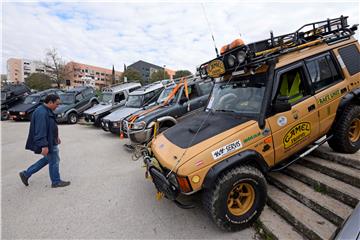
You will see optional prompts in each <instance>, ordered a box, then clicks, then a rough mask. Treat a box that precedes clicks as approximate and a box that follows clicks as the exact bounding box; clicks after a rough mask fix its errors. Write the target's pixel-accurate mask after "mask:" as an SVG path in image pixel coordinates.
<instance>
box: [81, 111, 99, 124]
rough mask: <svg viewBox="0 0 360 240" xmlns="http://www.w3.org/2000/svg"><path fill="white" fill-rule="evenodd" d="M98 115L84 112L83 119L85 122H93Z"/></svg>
mask: <svg viewBox="0 0 360 240" xmlns="http://www.w3.org/2000/svg"><path fill="white" fill-rule="evenodd" d="M97 118H98V116H95V115H92V114H85V113H84V119H85V121H86V122H92V123H95V122H96V120H97Z"/></svg>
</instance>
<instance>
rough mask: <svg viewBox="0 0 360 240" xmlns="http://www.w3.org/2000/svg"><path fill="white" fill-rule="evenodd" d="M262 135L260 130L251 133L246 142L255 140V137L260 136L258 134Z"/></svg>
mask: <svg viewBox="0 0 360 240" xmlns="http://www.w3.org/2000/svg"><path fill="white" fill-rule="evenodd" d="M260 135H261V133H260V132H258V133H255V134H253V135H251V136H249V137H247V138H245V139H244V143H247V142H249V141H251V140H253V139H255V138H257V137H258V136H260Z"/></svg>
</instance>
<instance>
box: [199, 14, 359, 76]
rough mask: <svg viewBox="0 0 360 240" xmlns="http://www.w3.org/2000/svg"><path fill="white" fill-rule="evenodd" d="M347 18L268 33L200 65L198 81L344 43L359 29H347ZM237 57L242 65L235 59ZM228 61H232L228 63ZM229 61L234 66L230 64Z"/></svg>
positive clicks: (355, 26) (354, 26)
mask: <svg viewBox="0 0 360 240" xmlns="http://www.w3.org/2000/svg"><path fill="white" fill-rule="evenodd" d="M347 18H348V17H347V16H340V17H339V18H334V19H327V20H324V21H319V22H313V23H309V24H305V25H304V26H302V27H300V28H299V29H298V30H296V31H295V32H292V33H288V34H284V35H280V36H274V34H273V32H270V38H268V39H265V40H262V41H258V42H254V43H250V44H247V45H241V46H238V47H235V48H233V49H231V50H229V51H227V52H225V53H223V55H222V56H219V57H217V58H215V59H213V60H211V61H208V62H206V63H204V64H202V65H201V66H200V67H199V73H200V76H201V78H206V77H220V76H222V75H224V74H225V73H228V72H233V71H239V70H247V69H251V68H254V67H255V68H256V67H258V66H260V65H263V64H264V63H265V62H266V61H268V60H270V59H273V58H276V57H279V56H281V55H283V54H287V53H289V52H292V51H296V50H299V49H302V48H305V47H309V46H313V45H316V44H320V43H323V42H325V43H327V44H332V43H336V42H339V41H344V40H347V39H349V38H350V37H351V36H352V35H354V34H355V31H356V30H357V26H358V24H356V25H353V26H352V27H351V28H349V25H348V23H347ZM239 54H240V55H241V57H242V60H243V61H242V62H239V60H238V59H239V58H238V55H239ZM229 58H231V60H230V61H229ZM231 61H233V62H234V64H230V63H232V62H231ZM221 62H222V64H223V65H222V66H221ZM220 68H223V69H220Z"/></svg>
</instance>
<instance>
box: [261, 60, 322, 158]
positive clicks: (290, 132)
mask: <svg viewBox="0 0 360 240" xmlns="http://www.w3.org/2000/svg"><path fill="white" fill-rule="evenodd" d="M274 90H275V91H273V92H274V94H273V104H276V103H278V102H284V101H285V102H287V103H290V104H291V110H289V111H286V112H281V113H277V114H274V115H273V116H270V117H269V118H268V123H269V125H270V128H271V131H272V136H273V144H274V150H275V151H274V152H275V163H277V162H279V161H281V160H283V159H285V158H287V157H289V156H291V155H292V154H294V153H296V152H298V151H299V150H300V149H302V148H303V147H305V146H307V145H308V144H310V143H312V142H313V141H315V140H316V138H317V137H318V134H319V116H318V109H317V104H316V98H315V97H314V96H313V91H312V89H311V86H310V82H309V77H308V74H307V71H306V69H305V66H304V63H303V62H298V63H296V64H292V65H291V66H287V67H285V68H281V69H279V70H277V71H276V72H275V84H274ZM284 93H286V96H284V95H285V94H284Z"/></svg>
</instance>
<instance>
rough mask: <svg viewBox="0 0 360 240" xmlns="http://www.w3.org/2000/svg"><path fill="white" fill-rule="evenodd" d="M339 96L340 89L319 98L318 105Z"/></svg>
mask: <svg viewBox="0 0 360 240" xmlns="http://www.w3.org/2000/svg"><path fill="white" fill-rule="evenodd" d="M340 94H341V92H340V89H337V90H336V91H334V92H332V93H329V94H327V95H325V96H323V97H321V98H319V99H318V103H319V104H320V105H322V104H325V103H327V102H329V101H330V100H332V99H334V98H336V97H337V96H339V95H340Z"/></svg>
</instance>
